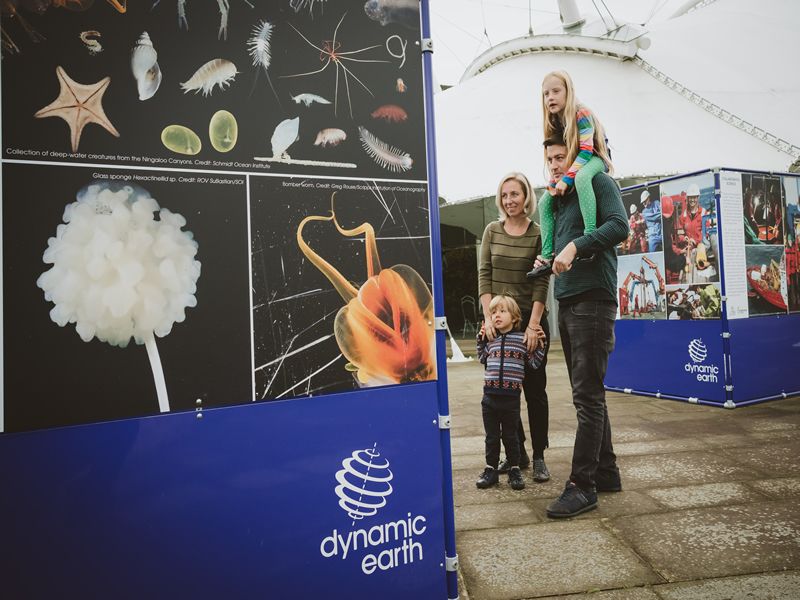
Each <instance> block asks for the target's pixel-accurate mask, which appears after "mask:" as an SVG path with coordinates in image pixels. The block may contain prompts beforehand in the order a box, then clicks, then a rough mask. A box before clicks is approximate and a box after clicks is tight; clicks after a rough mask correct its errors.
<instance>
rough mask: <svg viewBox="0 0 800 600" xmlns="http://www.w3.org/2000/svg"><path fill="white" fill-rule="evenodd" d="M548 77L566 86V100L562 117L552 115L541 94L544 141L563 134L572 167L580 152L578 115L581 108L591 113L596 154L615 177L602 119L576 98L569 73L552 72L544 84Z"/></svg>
mask: <svg viewBox="0 0 800 600" xmlns="http://www.w3.org/2000/svg"><path fill="white" fill-rule="evenodd" d="M548 77H555V78H556V79H559V80H560V81H561V83H563V84H564V92H565V96H566V98H565V102H564V110H563V111H562V112H561V114H560V115H558V114H556V115H554V114H550V111H549V110H548V109H547V104H545V101H544V94H541V98H542V115H543V117H544V123H543V126H542V128H543V130H544V139H548V138H550V137H552V136H553V135H557V134H558V133H562V135H563V136H564V141H565V142H566V144H567V164H569V165H572V163H574V162H575V159H576V158H577V156H578V152H579V151H580V148H579V139H578V135H579V133H578V120H577V119H576V118H575V117H576V115H577V114H578V109H579V108H583V109H584V110H587V111H589V113H591V115H592V120H593V121H594V153H595V154H596V155H597V156H599V157H600V158H601V159H603V162H604V163H606V167H608V173H609V175H613V173H614V165H613V164H611V157H610V156H609V154H608V145H607V144H606V131H605V128H604V127H603V124H602V123H601V122H600V119H598V118H597V115H596V114H594V112H592V110H591V109H590V108H589V107H588V106H586V105H585V104H581V103H579V102H578V99H577V98H576V96H575V84H573V83H572V78H571V77H570V76H569V73H567V72H566V71H551V72H550V73H548V74H547V75H545V76H544V78H543V79H542V82H544V80H545V79H547V78H548ZM546 160H547V154H546V153H545V161H546Z"/></svg>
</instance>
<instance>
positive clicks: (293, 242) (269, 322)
mask: <svg viewBox="0 0 800 600" xmlns="http://www.w3.org/2000/svg"><path fill="white" fill-rule="evenodd" d="M334 192H336V197H335V201H334V202H335V211H336V217H337V220H338V222H339V224H340V225H341V227H343V228H347V229H350V228H355V227H358V226H360V225H361V224H362V223H365V222H368V223H370V224H371V225H372V226H373V227H374V229H375V234H376V240H377V242H376V243H377V248H378V254H379V257H380V262H381V266H382V267H383V269H387V268H389V267H393V266H396V265H398V264H404V265H408V266H410V267H411V268H413V269H414V270H415V271H416V272H417V273H418V274H419V275H420V276H421V277H422V280H423V282H424V284H425V286H426V287H427V288H428V290H430V289H431V252H430V237H429V215H428V205H427V189H426V187H425V186H423V185H416V184H403V183H399V184H393V183H378V184H377V186H376V184H375V182H371V181H338V180H321V179H311V178H308V179H301V178H292V179H282V178H273V177H252V178H251V182H250V195H251V201H250V207H251V229H252V252H253V256H252V264H253V330H254V331H253V335H254V353H255V360H254V363H255V393H256V399H258V400H261V399H285V398H291V397H295V396H305V395H318V394H320V393H330V392H336V391H347V390H352V389H356V388H358V387H359V386H360V384H358V383H357V381H356V378H355V374H354V372H352V371H350V370H348V369H347V368H346V365H347V362H348V361H347V359H346V358H344V357H343V356H342V353H341V350H340V348H339V346H338V344H337V341H336V338H335V337H334V335H333V333H334V332H333V324H334V319H335V317H336V314H337V313H338V312H339V310H340V309H341V308H342V307H343V306H344V305H345V301H344V300H343V299H342V297H341V296H340V295H339V293H337V291H336V290H335V289H334V287H333V285H332V284H331V282H330V281H329V280H328V279H327V278H326V277H325V276H324V275H323V274H322V273H321V272H320V270H319V269H318V268H317V267H316V266H315V265H314V264H312V263H311V262H310V261H309V260H308V259H306V257H305V256H304V255H303V253H302V251H301V250H300V247H299V246H298V242H297V229H298V225H299V224H300V222H301V221H302V220H303V219H304V218H306V217H308V216H311V215H317V216H328V215H330V211H331V196H332V194H333V193H334ZM303 238H304V239H305V241H306V242H307V243H308V245H309V246H310V247H311V248H313V250H314V251H315V252H317V253H318V254H319V255H320V256H321V257H322V258H323V259H325V260H326V261H327V262H329V263H330V264H331V265H332V266H333V267H334V268H335V269H336V270H338V271H339V272H340V273H341V274H342V276H343V277H344V278H345V279H346V280H348V281H349V282H351V283H352V284H353V285H354V286H355V287H356V288H359V287H360V286H361V285H362V284H363V283H364V282H365V281H366V279H367V264H366V254H365V244H364V236H363V235H358V236H355V237H346V236H343V235H341V234H340V233H339V232H337V230H336V227H335V225H334V224H333V223H332V222H330V221H314V222H310V223H309V224H307V225H306V226H305V228H304V230H303ZM430 327H431V330H430V331H432V327H433V326H432V324H430ZM431 339H433V338H432V337H431ZM432 376H435V373H434V374H433V375H432ZM386 383H389V382H386Z"/></svg>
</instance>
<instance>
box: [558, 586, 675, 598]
mask: <svg viewBox="0 0 800 600" xmlns="http://www.w3.org/2000/svg"><path fill="white" fill-rule="evenodd" d="M581 598H588V599H590V600H661V598H660V597H659V596H657V595H656V593H655V592H654V591H653V590H652V588H650V587H637V588H629V589H621V590H610V591H606V592H603V591H595V590H590V591H589V592H587V593H585V594H570V595H569V596H551V597H549V598H548V599H547V600H580V599H581Z"/></svg>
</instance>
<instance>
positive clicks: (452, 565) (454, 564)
mask: <svg viewBox="0 0 800 600" xmlns="http://www.w3.org/2000/svg"><path fill="white" fill-rule="evenodd" d="M444 565H445V566H444V568H445V570H446V571H457V570H458V554H456V555H455V556H445V557H444Z"/></svg>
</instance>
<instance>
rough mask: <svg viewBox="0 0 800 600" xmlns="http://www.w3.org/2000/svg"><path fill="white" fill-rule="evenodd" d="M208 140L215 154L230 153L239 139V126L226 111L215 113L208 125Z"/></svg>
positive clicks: (234, 118)
mask: <svg viewBox="0 0 800 600" xmlns="http://www.w3.org/2000/svg"><path fill="white" fill-rule="evenodd" d="M208 139H209V140H210V141H211V145H212V146H213V147H214V150H216V151H217V152H230V151H231V150H233V147H234V146H235V145H236V140H238V139H239V124H238V123H237V122H236V117H234V116H233V114H232V113H230V112H228V111H227V110H218V111H217V112H215V113H214V114H213V115H212V117H211V120H210V121H209V123H208Z"/></svg>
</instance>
